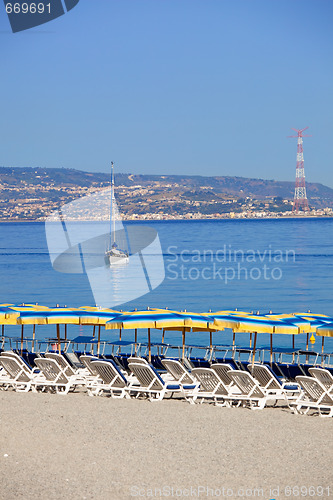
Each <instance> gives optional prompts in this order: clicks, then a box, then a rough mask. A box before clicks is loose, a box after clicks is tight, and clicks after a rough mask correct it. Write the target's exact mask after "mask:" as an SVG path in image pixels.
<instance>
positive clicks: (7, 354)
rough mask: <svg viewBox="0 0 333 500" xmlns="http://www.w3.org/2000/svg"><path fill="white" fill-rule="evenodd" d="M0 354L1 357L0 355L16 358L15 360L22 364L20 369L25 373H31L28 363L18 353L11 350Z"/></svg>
mask: <svg viewBox="0 0 333 500" xmlns="http://www.w3.org/2000/svg"><path fill="white" fill-rule="evenodd" d="M0 355H1V357H2V356H6V357H8V358H9V357H10V358H13V359H16V361H17V362H18V363H19V364H20V365H21V366H22V369H23V370H24V371H25V372H26V373H27V374H30V373H31V368H30V367H29V366H28V364H27V363H26V361H25V360H24V359H23V358H21V356H19V355H18V354H16V353H15V352H13V351H3V352H2V353H1V354H0Z"/></svg>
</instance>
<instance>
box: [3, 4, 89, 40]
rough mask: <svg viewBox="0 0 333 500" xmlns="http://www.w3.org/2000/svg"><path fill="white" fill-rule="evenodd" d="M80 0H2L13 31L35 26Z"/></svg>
mask: <svg viewBox="0 0 333 500" xmlns="http://www.w3.org/2000/svg"><path fill="white" fill-rule="evenodd" d="M79 1H80V0H36V1H33V0H16V1H15V0H13V1H10V0H4V4H5V8H6V12H7V15H8V19H9V22H10V25H11V28H12V31H13V33H17V32H18V31H24V30H27V29H30V28H35V27H36V26H39V25H41V24H44V23H48V22H49V21H53V19H56V18H57V17H60V16H62V15H64V14H65V12H66V11H67V12H68V11H70V10H72V9H73V8H74V7H75V6H76V5H77V4H78V3H79Z"/></svg>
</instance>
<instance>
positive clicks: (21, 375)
mask: <svg viewBox="0 0 333 500" xmlns="http://www.w3.org/2000/svg"><path fill="white" fill-rule="evenodd" d="M0 365H1V366H2V367H3V368H4V369H5V371H6V372H7V373H8V374H9V376H10V377H12V378H13V379H16V381H17V382H28V381H29V380H30V377H29V374H28V373H27V372H26V371H25V370H24V369H23V365H22V363H20V362H19V361H17V359H15V358H13V357H11V356H1V357H0ZM16 377H17V378H16Z"/></svg>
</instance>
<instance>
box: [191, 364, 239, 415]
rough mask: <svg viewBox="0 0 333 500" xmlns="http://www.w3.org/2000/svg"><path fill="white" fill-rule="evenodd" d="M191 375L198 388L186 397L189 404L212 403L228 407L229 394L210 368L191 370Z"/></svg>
mask: <svg viewBox="0 0 333 500" xmlns="http://www.w3.org/2000/svg"><path fill="white" fill-rule="evenodd" d="M192 375H193V376H194V377H195V378H196V380H198V381H199V383H200V387H198V386H197V387H196V388H195V389H194V390H193V392H191V393H190V394H188V395H187V398H186V399H187V400H188V401H189V402H190V403H196V402H197V401H198V400H200V401H201V403H203V402H205V401H207V402H211V401H213V402H214V403H215V405H220V406H230V400H231V399H232V397H231V392H230V390H229V389H228V387H227V386H226V385H225V384H224V383H223V381H222V380H221V379H220V377H219V376H218V374H217V373H216V371H215V370H213V369H212V368H193V370H192Z"/></svg>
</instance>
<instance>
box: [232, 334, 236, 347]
mask: <svg viewBox="0 0 333 500" xmlns="http://www.w3.org/2000/svg"><path fill="white" fill-rule="evenodd" d="M235 343H236V333H235V332H234V330H233V331H232V347H235Z"/></svg>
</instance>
